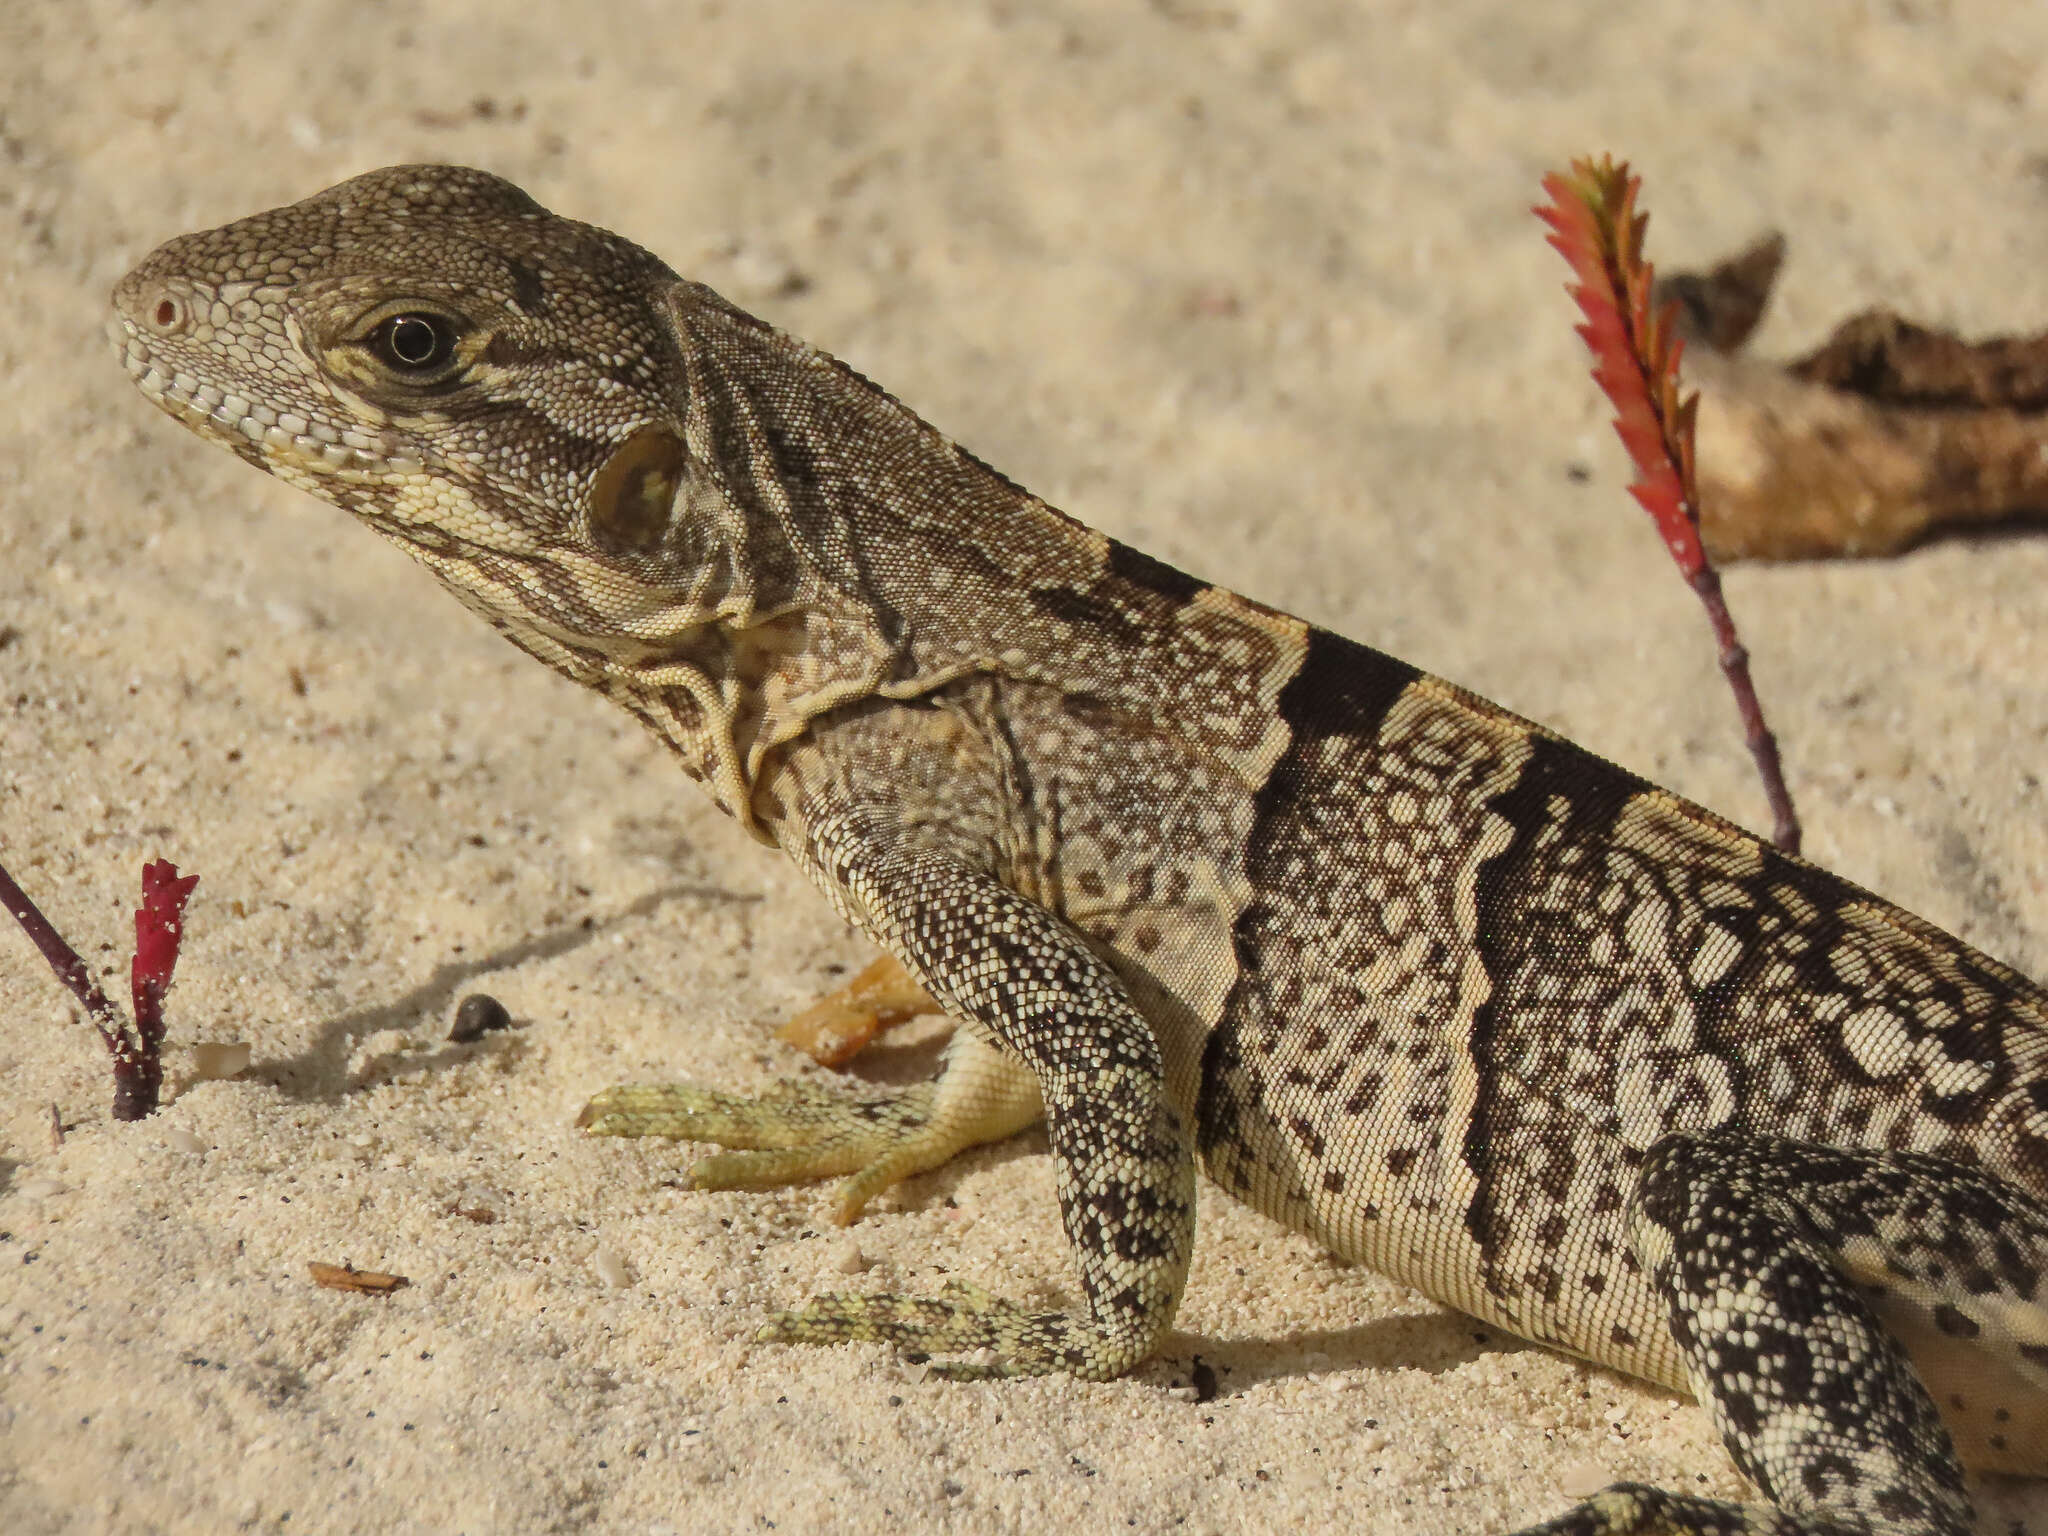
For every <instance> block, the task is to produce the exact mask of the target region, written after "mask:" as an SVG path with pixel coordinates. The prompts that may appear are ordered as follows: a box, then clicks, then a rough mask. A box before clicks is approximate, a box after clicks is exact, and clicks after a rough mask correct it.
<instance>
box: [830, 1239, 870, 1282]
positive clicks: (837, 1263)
mask: <svg viewBox="0 0 2048 1536" xmlns="http://www.w3.org/2000/svg"><path fill="white" fill-rule="evenodd" d="M873 1266H874V1260H872V1259H870V1258H869V1257H868V1256H867V1255H866V1254H864V1253H862V1252H861V1251H860V1244H859V1243H857V1242H855V1241H854V1240H853V1239H852V1238H850V1237H849V1238H847V1239H845V1240H844V1241H843V1242H841V1243H840V1244H839V1245H838V1248H837V1250H836V1251H835V1252H834V1253H833V1255H832V1267H833V1268H834V1269H836V1270H837V1271H838V1272H839V1273H840V1274H842V1275H864V1274H866V1273H867V1272H868V1270H869V1269H871V1268H872V1267H873Z"/></svg>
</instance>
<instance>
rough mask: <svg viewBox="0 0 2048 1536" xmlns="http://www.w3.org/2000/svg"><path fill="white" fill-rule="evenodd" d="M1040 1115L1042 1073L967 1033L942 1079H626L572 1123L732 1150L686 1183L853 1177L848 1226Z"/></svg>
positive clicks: (842, 1200)
mask: <svg viewBox="0 0 2048 1536" xmlns="http://www.w3.org/2000/svg"><path fill="white" fill-rule="evenodd" d="M1042 1113H1043V1109H1042V1105H1041V1101H1040V1098H1039V1093H1038V1081H1037V1079H1036V1078H1034V1077H1033V1076H1032V1075H1031V1074H1030V1073H1029V1072H1028V1071H1026V1070H1025V1069H1024V1068H1022V1067H1021V1066H1019V1065H1018V1064H1017V1063H1015V1062H1014V1061H1012V1060H1011V1059H1009V1058H1008V1057H1005V1056H1003V1055H1001V1054H1000V1053H999V1052H997V1051H996V1050H995V1049H993V1048H992V1047H990V1046H987V1045H984V1044H982V1043H981V1042H980V1041H978V1040H976V1039H975V1038H974V1037H973V1036H972V1035H969V1034H967V1033H966V1032H964V1031H963V1032H961V1033H959V1034H956V1035H955V1036H954V1037H953V1041H952V1042H951V1043H950V1044H949V1045H948V1046H947V1049H946V1057H945V1061H944V1064H943V1065H942V1066H941V1067H940V1070H939V1075H938V1076H937V1078H935V1079H934V1080H933V1081H932V1082H929V1083H921V1084H919V1085H918V1086H916V1087H914V1088H901V1089H895V1090H892V1091H889V1092H885V1093H879V1094H862V1095H858V1096H856V1095H854V1094H851V1093H846V1092H842V1091H840V1090H838V1089H836V1088H829V1087H822V1086H819V1085H817V1084H813V1083H803V1082H794V1083H783V1084H780V1085H778V1086H777V1087H776V1088H774V1089H772V1090H771V1091H770V1092H768V1093H767V1094H764V1095H763V1096H762V1097H760V1098H758V1099H756V1098H748V1097H746V1096H745V1095H743V1094H736V1093H722V1092H720V1091H718V1090H717V1089H713V1088H697V1087H692V1086H691V1085H689V1084H687V1083H628V1084H623V1085H621V1086H619V1087H616V1088H607V1089H606V1090H605V1091H604V1092H602V1093H600V1094H598V1095H597V1096H596V1097H595V1098H593V1099H592V1100H591V1101H590V1102H589V1103H588V1104H586V1105H585V1106H584V1107H583V1112H582V1114H580V1115H579V1116H577V1119H576V1123H577V1124H578V1125H579V1126H581V1127H583V1129H585V1130H587V1131H589V1132H590V1133H591V1134H592V1135H593V1136H668V1137H673V1138H674V1139H676V1140H678V1141H705V1142H710V1143H712V1144H713V1145H715V1146H720V1147H726V1148H729V1149H731V1150H728V1151H726V1152H722V1153H719V1154H717V1155H715V1156H712V1157H706V1158H700V1159H699V1160H698V1161H696V1162H695V1163H692V1164H691V1165H690V1169H689V1172H688V1173H687V1174H686V1175H685V1178H686V1179H687V1181H688V1183H689V1185H690V1187H691V1188H692V1189H770V1188H774V1187H776V1186H779V1185H783V1184H797V1183H802V1182H803V1181H805V1180H807V1179H823V1178H832V1177H836V1176H839V1175H850V1177H848V1178H847V1179H846V1181H845V1182H844V1183H843V1184H841V1185H840V1186H839V1193H838V1201H837V1205H836V1208H835V1210H834V1213H833V1215H834V1219H835V1220H837V1221H838V1222H839V1224H840V1225H841V1226H845V1225H847V1224H848V1223H850V1222H853V1221H856V1220H858V1219H859V1217H860V1214H861V1212H862V1211H863V1210H865V1209H866V1208H867V1204H868V1202H869V1201H870V1200H873V1199H874V1198H875V1197H876V1196H877V1195H879V1194H881V1193H882V1192H883V1191H884V1190H886V1189H888V1188H889V1187H890V1186H891V1185H893V1184H896V1183H899V1182H900V1181H902V1180H904V1179H907V1178H909V1177H910V1176H911V1175H912V1174H914V1173H924V1172H926V1171H928V1170H929V1169H933V1168H937V1167H938V1166H940V1165H941V1164H942V1163H945V1162H947V1161H948V1160H949V1159H951V1158H952V1157H953V1156H954V1155H955V1154H956V1153H959V1152H961V1151H964V1150H965V1149H966V1148H968V1147H972V1146H979V1145H980V1144H981V1143H983V1142H987V1141H1000V1140H1001V1139H1002V1138H1003V1137H1005V1136H1008V1135H1011V1134H1012V1133H1013V1132H1016V1131H1020V1130H1023V1129H1024V1128H1025V1127H1026V1126H1028V1125H1031V1124H1033V1123H1035V1122H1036V1121H1037V1120H1038V1118H1039V1117H1040V1115H1041V1114H1042Z"/></svg>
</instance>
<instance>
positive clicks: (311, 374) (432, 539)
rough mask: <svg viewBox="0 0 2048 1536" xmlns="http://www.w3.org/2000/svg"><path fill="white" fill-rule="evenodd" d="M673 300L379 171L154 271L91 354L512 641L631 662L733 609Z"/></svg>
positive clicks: (591, 243)
mask: <svg viewBox="0 0 2048 1536" xmlns="http://www.w3.org/2000/svg"><path fill="white" fill-rule="evenodd" d="M679 282H680V280H679V279H678V278H677V277H676V276H675V274H674V273H672V272H670V271H669V269H668V268H667V267H665V266H664V265H663V264H662V263H661V262H660V261H659V260H657V259H656V258H655V257H654V256H652V255H650V254H648V253H647V252H646V251H643V250H641V249H640V248H639V247H638V246H635V245H633V244H632V243H631V242H629V241H626V240H624V239H621V238H620V237H618V236H616V235H613V234H610V233H608V232H606V231H604V230H600V229H596V228H593V227H591V226H589V225H585V224H578V223H575V222H573V221H571V220H568V219H563V218H558V217H556V216H555V215H553V214H551V213H549V212H548V211H547V210H546V209H544V208H542V207H541V206H540V205H539V204H538V203H536V202H534V201H533V199H532V198H530V197H528V196H527V195H526V194H525V193H524V192H522V191H520V190H519V189H518V188H517V187H515V186H513V185H512V184H511V183H510V182H507V181H503V180H501V179H499V178H498V177H495V176H491V175H488V174H486V173H484V172H482V171H475V170H468V169H464V168H461V167H456V166H398V167H393V168H391V169H388V170H382V171H373V172H371V173H369V174H368V175H364V176H358V177H356V178H354V179H353V180H351V181H346V182H343V183H341V184H340V185H338V186H334V187H330V188H328V189H327V190H326V191H324V192H321V193H319V194H318V195H316V196H314V197H310V198H308V199H306V200H305V201H303V202H299V203H294V204H291V205H289V206H287V207H284V208H279V209H275V210H272V211H270V212H267V213H262V214H258V215H256V216H254V217H252V218H247V219H243V220H240V221H238V222H236V223H233V224H229V225H226V226H224V227H222V228H220V229H214V230H207V231H204V232H201V233H198V234H191V235H184V236H181V237H180V238H178V239H175V240H172V241H170V242H169V243H167V244H165V245H163V246H161V247H160V248H158V249H157V250H156V251H155V252H154V253H153V254H151V255H150V256H149V258H148V259H147V260H145V261H144V262H143V263H142V264H141V265H140V266H139V267H137V268H136V269H135V270H134V271H133V272H131V273H130V274H129V275H128V276H127V277H125V278H123V279H122V280H121V282H120V283H119V284H118V285H117V286H116V287H115V290H114V296H113V318H112V321H111V324H110V334H111V336H112V339H113V340H114V343H115V345H116V346H117V347H118V348H119V349H120V351H121V354H122V358H123V360H124V361H125V363H126V364H127V367H128V371H129V373H130V375H131V377H132V378H133V379H134V380H135V382H136V384H137V386H138V387H139V388H140V389H141V390H142V392H143V393H144V395H146V396H147V397H148V398H149V399H150V400H152V401H153V402H155V404H157V405H158V406H159V407H161V408H162V409H163V410H165V411H166V412H168V413H169V414H171V415H172V416H174V417H176V418H177V419H178V420H179V421H181V422H183V423H184V424H185V425H186V426H188V427H190V428H191V429H192V430H194V431H195V432H197V433H199V434H200V435H201V436H202V437H205V438H208V439H210V440H212V441H214V442H218V443H220V444H222V445H223V446H225V447H227V448H228V449H230V450H231V451H232V452H234V453H236V454H237V455H239V456H240V457H241V458H243V459H245V460H247V461H248V462H249V463H251V464H254V465H256V466H257V467H258V468H260V469H263V470H267V471H268V472H269V473H271V474H274V475H276V476H278V477H279V478H280V479H283V480H286V481H288V482H290V483H291V484H293V485H295V486H298V487H299V488H301V489H303V490H307V491H310V492H312V493H313V494H314V495H316V496H319V497H321V498H323V499H325V500H327V501H330V502H333V503H335V504H336V505H338V506H341V507H343V508H345V509H346V510H348V511H350V512H353V513H355V514H356V515H357V516H359V517H361V518H362V519H363V520H364V521H365V522H367V523H369V524H370V525H371V526H372V527H373V528H375V529H376V530H377V531H378V532H379V533H381V534H383V535H385V536H386V537H387V538H390V539H392V540H394V541H395V542H397V543H399V544H400V545H402V546H404V547H405V548H407V549H408V550H409V551H410V552H411V553H413V554H414V555H416V556H418V557H419V558H420V559H421V560H423V561H424V562H425V563H426V564H427V565H429V566H430V567H431V568H432V569H433V570H434V571H435V572H436V574H438V575H439V576H441V578H442V579H443V580H444V581H446V582H447V583H448V584H449V585H450V586H451V587H452V588H454V589H455V591H456V593H457V595H458V596H460V597H462V598H463V600H464V601H465V602H467V603H468V604H469V605H470V606H471V607H473V608H477V609H479V610H480V611H482V612H484V614H485V616H486V617H488V618H491V619H492V620H493V621H494V622H495V623H497V624H498V625H499V627H500V628H504V629H507V630H508V632H512V631H516V632H517V633H515V634H514V638H518V639H522V640H524V639H527V638H533V637H531V636H529V635H528V634H527V633H526V632H528V631H534V630H537V631H539V632H540V634H541V636H543V637H546V638H548V639H552V640H553V641H555V642H557V643H560V644H564V645H568V646H571V647H584V646H589V645H592V644H599V645H601V647H602V648H603V649H605V650H606V651H607V652H608V653H610V654H617V653H621V652H625V653H630V652H632V651H633V650H634V649H635V648H636V645H652V646H657V647H658V646H661V645H662V644H664V643H665V642H667V641H670V640H673V639H674V637H676V636H677V635H678V634H681V633H683V632H686V631H688V630H689V629H691V628H693V627H694V626H696V625H699V624H701V623H703V622H705V621H706V620H708V619H710V618H713V617H715V616H717V614H718V613H719V611H720V610H721V609H723V608H726V607H729V606H730V604H731V603H732V601H733V600H734V598H735V597H736V595H738V594H736V593H735V591H734V576H735V572H734V569H733V562H732V560H731V559H730V558H729V554H730V546H731V543H732V539H731V537H730V535H731V534H732V533H733V532H734V530H733V529H731V528H730V527H728V526H727V524H728V522H729V519H728V518H727V517H726V516H725V515H724V513H725V507H724V504H723V498H721V497H719V496H717V495H715V494H711V493H710V492H711V489H712V488H711V487H709V486H696V487H694V488H695V489H697V490H699V491H700V492H702V494H699V495H697V496H695V497H694V498H693V497H692V496H691V495H690V492H691V490H692V489H693V485H692V479H693V477H692V476H691V475H690V473H689V468H690V466H689V463H688V455H687V454H686V452H685V450H684V447H683V440H682V427H681V422H680V414H681V410H682V406H681V402H682V400H683V398H684V396H685V394H686V384H685V381H684V377H683V374H684V369H683V364H682V361H681V356H680V353H679V350H678V348H677V346H676V343H675V340H674V336H675V332H674V327H673V324H672V322H671V321H670V319H669V317H668V314H667V310H666V306H667V305H668V304H669V303H671V302H672V297H671V290H673V289H674V288H675V287H676V285H677V284H678V283H679ZM741 601H742V603H744V597H743V596H742V597H741ZM548 659H550V660H553V661H556V662H557V663H558V664H559V662H560V658H558V657H555V656H550V657H549V658H548Z"/></svg>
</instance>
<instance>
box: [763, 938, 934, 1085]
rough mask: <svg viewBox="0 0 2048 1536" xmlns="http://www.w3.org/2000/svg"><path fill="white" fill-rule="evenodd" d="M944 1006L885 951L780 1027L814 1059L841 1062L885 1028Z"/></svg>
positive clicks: (781, 1034) (779, 1033) (830, 1063)
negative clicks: (884, 953) (837, 987)
mask: <svg viewBox="0 0 2048 1536" xmlns="http://www.w3.org/2000/svg"><path fill="white" fill-rule="evenodd" d="M944 1011H945V1010H943V1009H942V1008H940V1007H939V1005H938V1004H937V1003H935V1002H933V1001H932V999H931V997H930V995H929V994H928V993H926V992H925V990H924V988H922V987H920V986H919V985H918V984H917V983H916V982H914V981H912V980H911V979H910V974H909V972H907V971H905V970H904V969H903V966H902V965H901V964H900V963H899V962H898V961H897V960H896V959H895V957H893V956H891V955H884V956H882V958H881V959H879V960H877V961H875V962H874V963H873V964H872V965H870V966H868V967H867V968H866V969H864V970H863V971H862V972H861V973H860V974H859V975H858V976H856V977H854V978H853V980H852V981H849V982H848V983H847V984H846V985H845V986H843V987H841V988H840V989H839V990H838V991H837V992H833V993H830V994H828V995H827V996H825V997H821V998H819V999H818V1001H817V1002H815V1003H813V1004H811V1006H810V1007H808V1008H806V1009H805V1010H804V1011H803V1012H802V1013H799V1014H797V1015H796V1016H795V1017H794V1018H792V1019H791V1020H790V1021H789V1022H788V1023H786V1024H784V1025H783V1026H782V1028H780V1029H779V1030H777V1031H776V1032H775V1035H776V1038H777V1039H778V1040H782V1041H785V1042H786V1043H788V1044H790V1045H793V1046H795V1047H796V1048H797V1049H798V1050H800V1051H802V1052H803V1053H804V1054H805V1055H807V1056H809V1057H810V1058H811V1059H812V1060H813V1061H816V1062H819V1063H821V1064H822V1065H824V1066H828V1067H836V1066H839V1065H841V1064H842V1063H844V1062H848V1061H851V1060H852V1059H853V1058H854V1057H855V1056H857V1055H859V1054H860V1053H861V1051H862V1050H863V1049H865V1048H866V1046H867V1045H868V1043H869V1042H870V1041H872V1040H873V1039H874V1038H875V1037H876V1036H877V1035H879V1034H881V1033H882V1031H883V1030H885V1029H889V1028H891V1027H893V1026H895V1025H897V1024H903V1023H907V1022H908V1021H910V1020H911V1019H915V1018H921V1017H923V1016H924V1015H925V1014H929V1013H942V1012H944Z"/></svg>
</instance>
